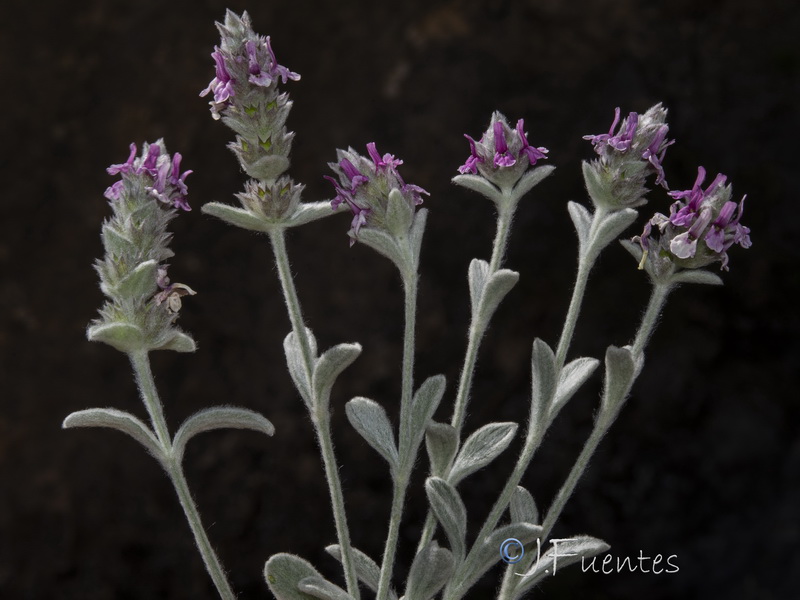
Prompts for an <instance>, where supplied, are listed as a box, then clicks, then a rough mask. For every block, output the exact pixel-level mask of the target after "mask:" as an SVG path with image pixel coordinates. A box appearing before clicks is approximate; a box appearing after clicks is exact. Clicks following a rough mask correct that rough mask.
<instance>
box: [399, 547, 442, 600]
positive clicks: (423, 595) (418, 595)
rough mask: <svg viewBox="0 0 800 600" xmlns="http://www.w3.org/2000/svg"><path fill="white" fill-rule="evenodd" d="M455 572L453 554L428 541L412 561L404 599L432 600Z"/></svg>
mask: <svg viewBox="0 0 800 600" xmlns="http://www.w3.org/2000/svg"><path fill="white" fill-rule="evenodd" d="M452 574H453V554H452V553H451V552H450V551H449V550H447V549H446V548H440V547H439V544H437V543H436V541H435V540H434V541H431V542H428V543H427V545H426V546H425V547H424V548H423V549H422V550H420V551H419V552H418V553H417V555H416V556H415V557H414V562H412V563H411V570H410V571H409V573H408V580H407V582H406V593H405V596H403V598H404V600H431V598H433V597H434V596H435V595H436V594H437V593H438V592H439V590H441V589H442V588H443V587H444V585H445V584H446V583H447V582H448V581H449V580H450V577H451V576H452Z"/></svg>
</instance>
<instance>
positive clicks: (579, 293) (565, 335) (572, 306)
mask: <svg viewBox="0 0 800 600" xmlns="http://www.w3.org/2000/svg"><path fill="white" fill-rule="evenodd" d="M606 214H607V213H606V211H605V210H603V209H601V208H598V209H596V210H595V213H594V215H592V224H591V227H590V228H589V234H588V236H587V242H586V245H585V247H584V246H582V247H581V249H580V256H579V258H578V274H577V276H576V277H575V287H574V288H573V289H572V298H570V301H569V309H567V316H566V318H565V319H564V327H563V329H562V330H561V337H560V338H559V340H558V349H557V350H556V368H557V369H558V370H559V371H560V370H561V368H562V367H563V366H564V362H565V361H566V359H567V352H568V351H569V346H570V344H571V343H572V336H573V334H574V333H575V326H576V325H577V324H578V316H579V315H580V312H581V305H582V304H583V296H584V294H585V292H586V283H587V282H588V280H589V273H590V272H591V270H592V267H593V266H594V263H595V262H596V261H597V257H598V256H599V255H600V252H601V250H602V248H597V247H596V244H595V243H594V238H595V234H596V232H597V230H598V228H599V227H600V224H601V223H602V221H603V220H604V219H605V218H606Z"/></svg>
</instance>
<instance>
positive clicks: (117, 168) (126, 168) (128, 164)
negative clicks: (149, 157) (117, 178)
mask: <svg viewBox="0 0 800 600" xmlns="http://www.w3.org/2000/svg"><path fill="white" fill-rule="evenodd" d="M130 149H131V154H130V156H128V160H127V161H125V162H124V163H122V164H120V165H111V166H110V167H108V168H107V169H106V172H107V173H108V174H109V175H119V174H120V173H130V172H131V170H132V169H133V159H134V158H136V144H131V146H130Z"/></svg>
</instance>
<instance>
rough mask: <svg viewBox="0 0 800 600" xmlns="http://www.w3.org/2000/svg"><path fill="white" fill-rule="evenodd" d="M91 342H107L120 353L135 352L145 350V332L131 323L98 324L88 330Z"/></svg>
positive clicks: (87, 335) (88, 337)
mask: <svg viewBox="0 0 800 600" xmlns="http://www.w3.org/2000/svg"><path fill="white" fill-rule="evenodd" d="M86 338H87V339H88V340H89V341H90V342H105V343H106V344H108V345H109V346H111V347H113V348H115V349H117V350H119V351H120V352H128V353H130V352H134V351H136V350H141V349H143V348H144V343H145V342H144V332H143V331H142V330H141V329H140V328H139V327H137V326H136V325H132V324H130V323H120V322H115V323H102V322H101V323H98V324H96V325H91V326H89V328H88V329H87V330H86Z"/></svg>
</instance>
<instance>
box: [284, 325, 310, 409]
mask: <svg viewBox="0 0 800 600" xmlns="http://www.w3.org/2000/svg"><path fill="white" fill-rule="evenodd" d="M306 336H307V338H308V342H309V346H310V347H311V355H312V360H314V361H315V360H316V356H317V341H316V339H315V338H314V334H313V333H311V330H310V329H309V328H308V327H306ZM283 351H284V353H285V354H286V365H287V366H288V367H289V375H291V376H292V381H293V382H294V387H296V388H297V391H298V392H299V393H300V397H301V398H303V401H304V402H305V403H306V406H308V408H309V409H312V404H313V397H312V394H311V390H312V387H311V382H310V381H308V375H307V372H306V361H305V358H304V357H303V348H302V347H301V345H300V340H298V339H297V336H296V335H295V334H294V332H291V333H290V334H289V335H287V336H286V337H285V338H284V340H283Z"/></svg>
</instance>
